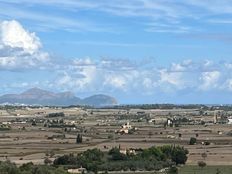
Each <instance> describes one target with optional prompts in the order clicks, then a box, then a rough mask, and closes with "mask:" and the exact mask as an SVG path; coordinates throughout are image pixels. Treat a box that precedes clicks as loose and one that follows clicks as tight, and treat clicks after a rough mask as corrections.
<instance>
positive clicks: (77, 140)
mask: <svg viewBox="0 0 232 174" xmlns="http://www.w3.org/2000/svg"><path fill="white" fill-rule="evenodd" d="M76 143H77V144H79V143H82V135H81V134H77V138H76Z"/></svg>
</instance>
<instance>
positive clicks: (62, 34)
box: [0, 0, 232, 104]
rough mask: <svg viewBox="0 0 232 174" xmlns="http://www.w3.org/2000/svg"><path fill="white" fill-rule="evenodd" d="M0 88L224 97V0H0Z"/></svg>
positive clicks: (160, 99) (192, 99)
mask: <svg viewBox="0 0 232 174" xmlns="http://www.w3.org/2000/svg"><path fill="white" fill-rule="evenodd" d="M0 9H1V10H0V94H5V93H19V92H22V91H24V90H26V89H29V88H31V87H40V88H43V89H47V90H51V91H55V92H62V91H72V92H74V93H75V94H76V95H77V96H80V97H86V96H89V95H92V94H99V93H103V94H109V95H112V96H114V97H116V98H117V99H118V100H119V102H120V103H207V104H216V103H217V104H223V103H227V104H231V103H232V57H231V56H232V0H204V1H203V0H175V1H173V0H33V1H32V0H0Z"/></svg>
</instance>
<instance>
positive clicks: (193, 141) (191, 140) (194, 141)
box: [189, 137, 197, 145]
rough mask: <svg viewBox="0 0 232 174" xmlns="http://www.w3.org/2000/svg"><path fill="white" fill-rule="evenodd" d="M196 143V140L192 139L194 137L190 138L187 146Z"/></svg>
mask: <svg viewBox="0 0 232 174" xmlns="http://www.w3.org/2000/svg"><path fill="white" fill-rule="evenodd" d="M196 143H197V139H196V138H194V137H191V138H190V140H189V145H194V144H196Z"/></svg>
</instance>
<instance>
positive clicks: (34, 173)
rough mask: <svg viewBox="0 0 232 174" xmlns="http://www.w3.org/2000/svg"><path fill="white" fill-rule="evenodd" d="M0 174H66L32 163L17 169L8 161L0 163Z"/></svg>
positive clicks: (62, 170) (65, 173) (63, 171)
mask: <svg viewBox="0 0 232 174" xmlns="http://www.w3.org/2000/svg"><path fill="white" fill-rule="evenodd" d="M0 173H1V174H67V172H66V171H65V170H64V169H63V168H56V167H52V166H47V165H34V164H33V163H27V164H23V165H22V166H20V167H17V166H16V165H15V164H14V163H11V162H10V161H6V162H0Z"/></svg>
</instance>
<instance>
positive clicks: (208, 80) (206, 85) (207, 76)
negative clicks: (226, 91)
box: [199, 71, 221, 90]
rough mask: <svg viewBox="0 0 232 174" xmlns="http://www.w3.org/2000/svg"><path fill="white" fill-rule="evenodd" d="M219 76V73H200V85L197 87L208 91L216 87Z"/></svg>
mask: <svg viewBox="0 0 232 174" xmlns="http://www.w3.org/2000/svg"><path fill="white" fill-rule="evenodd" d="M220 75H221V73H220V72H219V71H212V72H202V74H201V76H200V81H201V82H202V83H201V84H200V85H199V88H200V89H201V90H208V89H213V88H216V87H218V81H219V79H220Z"/></svg>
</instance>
